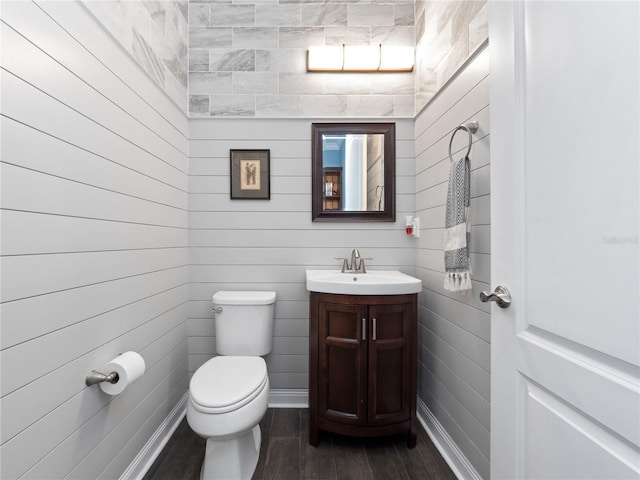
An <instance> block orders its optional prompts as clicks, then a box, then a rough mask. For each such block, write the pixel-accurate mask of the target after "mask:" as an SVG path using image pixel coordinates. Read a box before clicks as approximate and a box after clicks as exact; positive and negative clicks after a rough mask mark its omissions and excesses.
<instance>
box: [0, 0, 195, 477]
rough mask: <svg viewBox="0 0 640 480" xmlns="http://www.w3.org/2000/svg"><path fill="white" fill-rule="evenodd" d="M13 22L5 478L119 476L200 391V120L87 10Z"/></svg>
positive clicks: (7, 95)
mask: <svg viewBox="0 0 640 480" xmlns="http://www.w3.org/2000/svg"><path fill="white" fill-rule="evenodd" d="M1 20H2V23H0V28H1V29H2V42H1V43H2V70H1V74H2V79H1V81H2V91H1V94H2V111H1V113H2V117H1V121H2V164H1V166H2V170H1V172H2V177H1V182H2V204H1V206H2V217H1V226H2V244H1V253H2V258H1V261H2V264H1V267H2V278H1V280H2V284H1V287H2V288H1V298H0V300H1V302H2V303H1V315H2V323H1V353H0V359H1V369H2V379H1V399H0V402H1V407H0V408H1V412H2V427H1V447H0V455H1V456H2V467H1V468H2V469H1V471H0V477H1V478H3V479H11V478H18V477H20V478H67V477H68V478H93V479H96V478H117V477H118V476H120V474H121V473H122V472H123V471H124V470H125V468H127V466H128V465H129V464H130V463H131V461H132V459H133V458H134V457H135V455H136V454H137V453H138V451H140V449H141V448H142V446H143V445H144V444H145V442H146V441H147V440H148V439H149V437H151V435H152V434H153V432H154V431H155V430H156V428H157V427H158V426H159V425H160V423H161V422H162V421H163V420H164V419H165V418H166V417H167V415H168V413H169V412H170V411H171V409H172V408H173V407H174V405H175V404H176V403H177V402H178V400H179V399H180V398H181V397H182V396H183V394H184V392H185V391H186V390H187V380H188V374H187V357H188V355H187V351H188V342H187V317H188V304H187V299H188V273H189V272H188V212H187V210H188V194H187V188H188V154H189V141H188V127H187V124H188V121H187V117H186V116H185V115H184V113H182V112H181V111H180V110H179V109H178V108H177V107H176V105H175V104H174V103H172V102H171V101H170V100H169V99H168V97H166V95H165V94H164V92H162V91H161V90H160V89H159V88H158V87H157V86H156V85H155V84H154V83H153V82H152V81H151V80H150V79H149V77H147V76H146V74H144V73H143V72H142V71H141V70H140V68H139V66H138V65H137V64H136V63H135V62H134V61H133V59H132V58H131V57H129V56H128V54H126V53H125V52H124V51H123V50H122V49H121V48H120V47H119V46H117V45H116V44H115V43H114V42H113V40H112V39H111V38H110V37H108V36H107V35H105V33H104V32H103V30H102V29H101V28H100V27H99V25H97V24H96V23H95V22H94V20H93V19H92V18H91V17H90V16H89V15H88V14H87V13H86V11H85V10H84V9H83V8H82V7H81V6H80V5H79V4H78V3H76V2H37V3H32V2H26V1H25V2H2V5H1ZM126 350H136V351H138V352H140V353H141V354H142V356H143V357H144V359H145V361H146V365H147V371H146V373H145V375H144V376H143V377H142V378H141V379H140V380H139V381H138V382H137V383H135V384H134V385H132V386H131V387H130V388H128V389H127V390H126V391H125V392H124V393H123V394H121V395H119V396H115V397H110V396H108V395H106V394H104V393H102V391H101V390H100V389H99V388H98V387H97V386H92V387H86V386H85V384H84V379H85V376H86V375H87V374H88V373H89V371H90V370H92V369H98V368H99V367H101V366H102V365H103V364H104V363H106V362H107V361H109V360H110V359H112V358H114V357H115V356H117V355H118V354H119V353H121V352H124V351H126Z"/></svg>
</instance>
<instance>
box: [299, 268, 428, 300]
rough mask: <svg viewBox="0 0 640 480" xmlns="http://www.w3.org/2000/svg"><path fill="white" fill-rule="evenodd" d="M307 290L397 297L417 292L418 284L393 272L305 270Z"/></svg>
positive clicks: (401, 274)
mask: <svg viewBox="0 0 640 480" xmlns="http://www.w3.org/2000/svg"><path fill="white" fill-rule="evenodd" d="M307 290H308V291H310V292H320V293H341V294H345V295H400V294H405V293H418V292H420V291H421V290H422V281H421V280H420V279H418V278H414V277H412V276H410V275H406V274H404V273H402V272H398V271H397V270H373V271H371V270H368V271H367V273H342V272H340V270H307Z"/></svg>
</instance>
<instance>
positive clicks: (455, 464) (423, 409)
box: [417, 397, 482, 480]
mask: <svg viewBox="0 0 640 480" xmlns="http://www.w3.org/2000/svg"><path fill="white" fill-rule="evenodd" d="M417 410H418V411H417V415H418V421H419V422H420V424H421V425H422V427H423V428H424V429H425V431H426V432H427V435H429V438H431V441H432V442H433V444H434V445H435V446H436V448H437V449H438V451H439V452H440V455H442V457H443V458H444V460H445V461H446V462H447V463H448V464H449V467H450V468H451V470H453V473H455V475H456V477H458V478H459V479H460V480H482V477H481V476H480V474H479V473H478V472H477V471H476V469H475V468H473V465H471V463H470V462H469V460H467V457H465V456H464V454H463V453H462V451H461V450H460V449H459V448H458V446H457V445H456V443H455V442H454V441H453V439H452V438H451V437H450V436H449V434H448V433H447V431H446V430H445V429H444V427H443V426H442V425H441V424H440V422H439V421H438V419H437V418H436V417H435V416H434V415H433V413H431V410H429V408H428V407H427V406H426V405H425V403H424V402H423V401H422V400H421V399H420V397H418V408H417Z"/></svg>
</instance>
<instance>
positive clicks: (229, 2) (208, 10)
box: [189, 0, 415, 117]
mask: <svg viewBox="0 0 640 480" xmlns="http://www.w3.org/2000/svg"><path fill="white" fill-rule="evenodd" d="M189 39H190V44H189V114H190V115H191V116H194V117H221V116H222V117H224V116H228V117H343V116H349V117H371V116H382V117H413V116H414V114H415V106H414V101H415V87H414V75H413V74H412V73H385V74H337V73H307V72H306V51H307V48H308V47H310V46H314V45H340V44H342V43H348V44H353V45H369V44H378V43H384V44H388V45H413V44H414V39H415V29H414V2H413V1H412V0H384V1H382V0H372V1H368V0H365V1H360V2H353V1H350V0H342V1H341V0H337V1H332V2H330V3H328V2H325V1H324V0H254V1H253V2H252V1H251V0H213V1H211V0H209V1H207V0H190V1H189Z"/></svg>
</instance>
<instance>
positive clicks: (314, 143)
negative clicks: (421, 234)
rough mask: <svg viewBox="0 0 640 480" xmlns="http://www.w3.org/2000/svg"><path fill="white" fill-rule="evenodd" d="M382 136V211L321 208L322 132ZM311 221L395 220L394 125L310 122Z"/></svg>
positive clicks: (322, 190) (322, 189)
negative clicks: (329, 209)
mask: <svg viewBox="0 0 640 480" xmlns="http://www.w3.org/2000/svg"><path fill="white" fill-rule="evenodd" d="M358 133H360V134H382V135H384V210H382V211H374V212H370V211H355V210H346V211H345V210H331V211H328V210H323V209H322V195H323V192H324V188H323V187H324V185H323V181H322V178H323V176H322V163H323V158H322V136H323V135H324V134H358ZM311 220H312V221H314V222H395V221H396V124H395V123H312V124H311Z"/></svg>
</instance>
